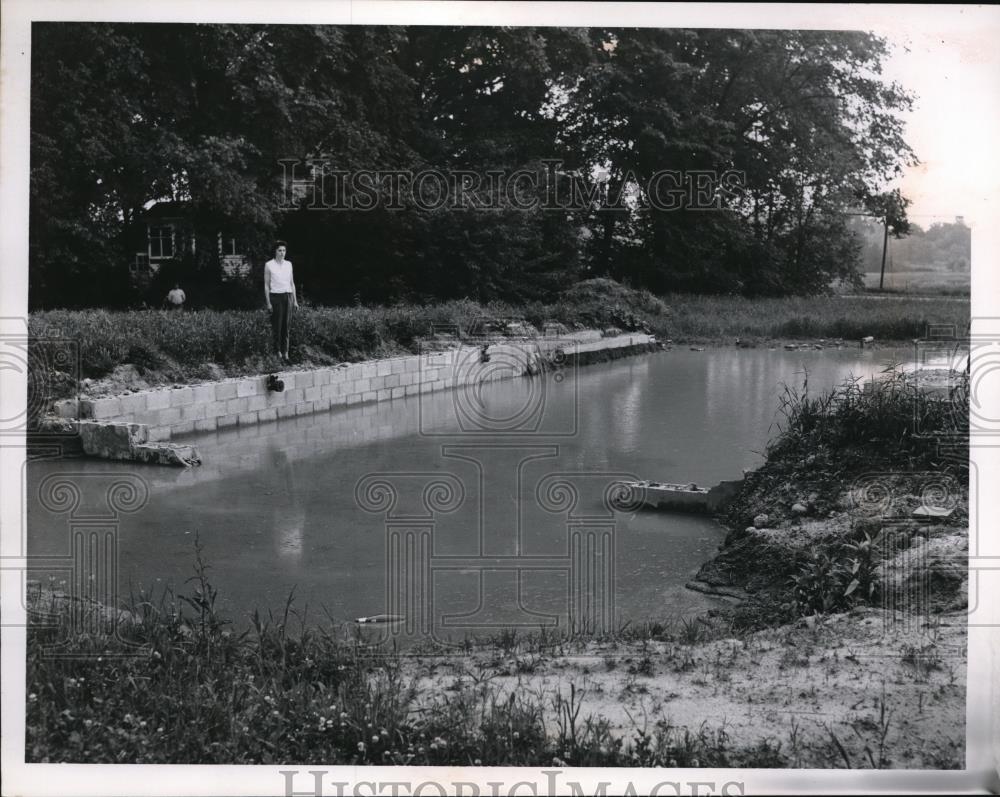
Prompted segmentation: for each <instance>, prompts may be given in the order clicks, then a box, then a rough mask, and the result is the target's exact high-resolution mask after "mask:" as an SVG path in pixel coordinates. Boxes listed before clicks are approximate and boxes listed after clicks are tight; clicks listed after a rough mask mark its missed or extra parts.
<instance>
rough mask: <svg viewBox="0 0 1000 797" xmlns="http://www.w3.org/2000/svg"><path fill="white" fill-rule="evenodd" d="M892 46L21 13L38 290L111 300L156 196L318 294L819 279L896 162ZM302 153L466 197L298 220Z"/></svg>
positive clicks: (375, 189) (67, 297)
mask: <svg viewBox="0 0 1000 797" xmlns="http://www.w3.org/2000/svg"><path fill="white" fill-rule="evenodd" d="M886 53H887V50H886V44H885V42H884V41H882V40H881V39H879V38H877V37H875V36H873V35H870V34H865V33H854V32H825V31H824V32H815V31H740V30H675V29H610V28H608V29H604V28H601V29H598V28H590V29H569V28H501V27H489V28H484V27H429V26H414V27H362V26H351V27H331V26H306V25H269V26H255V25H194V24H108V23H35V26H34V30H33V41H32V96H31V103H32V117H31V188H30V191H31V197H30V201H31V206H30V211H31V218H30V238H31V241H30V243H31V265H30V279H31V301H32V304H33V305H35V306H38V305H43V304H44V305H46V306H52V305H57V304H63V305H70V304H83V305H86V304H107V303H109V302H113V301H115V296H116V294H115V291H114V290H113V288H112V287H111V286H118V287H119V288H120V289H121V292H120V293H119V294H117V296H118V299H119V300H122V301H124V300H126V299H127V292H126V291H125V286H126V284H127V280H125V278H124V274H125V265H126V263H127V241H128V240H129V236H130V234H132V233H133V231H134V225H136V224H138V223H140V222H141V221H142V217H143V211H144V209H145V208H147V207H148V206H149V205H150V204H151V203H152V202H155V201H164V200H183V201H185V202H186V203H188V205H189V207H190V208H191V209H192V212H193V213H194V214H195V216H196V218H197V220H198V223H199V224H201V225H203V226H205V227H206V228H213V227H217V228H219V229H226V230H229V231H232V232H233V234H238V235H239V236H240V237H241V238H242V239H243V240H245V241H248V242H250V244H251V246H252V252H253V255H254V259H255V261H257V260H259V261H260V262H261V263H262V262H263V260H265V259H267V256H268V253H267V241H269V240H270V239H271V238H272V237H273V236H274V235H276V234H278V233H280V234H282V236H283V237H286V238H288V239H289V241H290V244H291V248H290V253H289V256H290V257H293V259H294V260H295V262H296V268H297V272H298V273H297V276H298V279H299V281H300V282H305V283H306V284H308V286H309V288H310V294H311V296H312V297H313V298H315V299H317V300H319V301H324V302H346V301H352V300H354V299H355V298H360V299H362V300H364V301H392V300H395V299H401V298H402V299H416V300H421V299H429V298H450V297H460V296H470V297H473V298H477V299H481V300H489V299H493V298H503V299H508V300H515V301H517V300H527V299H534V298H547V297H551V296H552V295H554V294H555V293H557V292H559V291H560V290H563V289H565V288H566V287H567V286H568V285H570V284H572V283H573V282H575V281H576V280H578V279H579V278H580V277H582V276H603V275H607V276H612V277H615V278H617V279H620V280H626V281H629V282H631V283H633V284H635V285H637V286H642V287H648V288H650V289H652V290H654V291H658V292H664V291H700V292H738V293H743V294H747V295H755V294H780V293H810V292H817V291H822V290H824V289H826V287H827V286H828V285H829V284H830V282H831V281H832V280H833V279H835V278H842V279H844V278H846V279H850V278H852V277H853V276H854V275H856V274H857V265H858V243H857V238H856V236H855V235H854V234H853V232H852V231H851V229H850V225H849V224H848V221H849V218H848V217H847V216H845V211H847V210H848V209H851V208H857V207H868V208H873V207H875V206H876V205H877V204H878V202H879V201H880V200H879V197H881V196H885V187H886V185H887V183H888V181H889V180H891V179H892V178H893V177H894V176H896V175H897V174H898V173H899V172H900V171H901V170H902V168H903V167H904V166H905V165H906V164H908V163H912V162H914V160H915V159H914V156H913V153H912V152H911V151H910V149H909V147H908V146H907V144H906V143H905V141H904V140H903V138H902V123H901V121H900V118H899V112H900V111H901V110H905V109H906V108H907V107H908V106H909V103H910V101H911V100H910V97H909V96H908V95H907V94H906V92H905V91H903V90H902V89H901V88H900V87H899V86H898V85H895V84H893V83H891V82H888V81H885V80H883V79H882V77H881V75H880V64H881V61H882V60H883V58H884V57H885V55H886ZM295 160H297V161H299V162H300V163H301V164H302V168H301V169H300V170H299V174H301V175H304V174H307V172H306V166H305V164H306V163H325V164H326V166H325V167H324V168H326V169H327V171H328V173H334V172H337V173H342V174H348V175H356V174H358V173H360V172H363V171H368V172H379V173H380V174H384V173H389V172H397V173H410V174H416V173H428V172H434V173H436V174H441V175H444V176H445V177H447V178H448V179H449V180H451V181H452V182H451V183H448V185H449V186H450V190H452V191H454V187H455V186H456V185H460V186H463V187H464V188H467V189H468V193H467V196H468V197H470V198H471V199H472V200H473V201H470V202H468V203H466V204H467V205H468V206H466V207H462V208H456V207H453V206H451V205H445V206H443V207H437V208H434V207H429V206H427V205H426V203H425V204H423V205H422V204H421V203H420V202H419V201H418V200H415V199H414V195H413V193H412V192H410V193H407V192H403V193H402V195H401V198H400V199H399V201H398V202H396V203H395V204H394V203H393V201H392V199H393V196H394V194H393V191H394V190H398V188H399V185H398V182H397V183H396V184H395V185H394V184H393V181H392V180H391V179H389V180H386V179H382V178H381V177H378V178H376V179H373V180H372V181H371V182H370V184H368V185H367V186H366V187H365V188H366V191H363V192H360V193H359V196H361V195H362V194H363V195H364V196H366V197H367V198H368V200H370V204H371V205H372V207H370V208H366V209H361V208H355V209H336V210H334V209H329V208H327V209H326V210H323V209H317V208H315V207H313V208H309V207H308V206H307V205H308V203H307V202H303V203H300V206H298V207H293V206H290V205H289V203H288V202H287V199H288V192H287V190H286V189H287V186H286V185H285V184H284V182H283V177H284V174H285V171H284V167H283V165H282V164H283V163H285V164H287V163H288V162H290V161H295ZM490 173H498V174H503V175H506V176H507V178H510V176H511V175H521V176H522V177H523V178H524V179H523V181H522V182H521V183H520V184H519V186H520V188H519V189H518V191H511V190H510V187H511V182H510V181H509V179H508V182H506V183H503V182H496V183H494V182H491V181H490V180H489V179H488V175H489V174H490ZM462 174H464V175H466V176H465V177H460V178H456V177H455V176H456V175H462ZM713 175H714V176H713ZM719 175H729V177H730V178H731V180H729V181H728V182H727V181H724V180H721V179H720V178H719ZM595 176H597V179H595ZM456 179H457V180H458V181H459V182H457V183H456V182H455V180H456ZM727 179H728V178H727ZM428 186H429V187H430V189H432V190H431V191H430V193H431V194H433V193H434V189H437V190H440V187H441V184H440V183H439V182H437V181H435V180H430V181H427V185H426V186H424V187H428ZM522 189H523V190H522ZM352 190H354V191H355V192H358V191H359V189H358V186H357V185H354V186H353V188H352ZM574 192H575V193H574ZM525 194H527V196H525ZM574 196H575V197H576V198H577V199H580V200H581V201H576V202H573V201H566V198H567V197H570V198H572V197H574ZM706 199H707V200H708V202H707V204H706ZM526 200H527V201H526ZM902 210H903V216H904V217H905V205H903V208H902Z"/></svg>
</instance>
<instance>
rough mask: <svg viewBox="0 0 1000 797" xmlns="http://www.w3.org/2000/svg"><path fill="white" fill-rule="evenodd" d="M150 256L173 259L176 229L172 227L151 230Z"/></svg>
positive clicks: (151, 227) (151, 228)
mask: <svg viewBox="0 0 1000 797" xmlns="http://www.w3.org/2000/svg"><path fill="white" fill-rule="evenodd" d="M149 256H150V257H151V258H155V257H161V258H162V257H173V256H174V228H173V227H171V226H170V225H167V226H164V227H153V226H150V228H149Z"/></svg>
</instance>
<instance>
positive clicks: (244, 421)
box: [237, 412, 259, 426]
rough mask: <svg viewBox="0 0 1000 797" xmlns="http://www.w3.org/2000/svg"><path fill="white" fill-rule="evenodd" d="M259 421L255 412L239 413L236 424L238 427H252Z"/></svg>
mask: <svg viewBox="0 0 1000 797" xmlns="http://www.w3.org/2000/svg"><path fill="white" fill-rule="evenodd" d="M258 420H259V413H257V412H241V413H240V414H239V417H238V418H237V423H239V425H240V426H253V425H255V424H256V423H257V421H258Z"/></svg>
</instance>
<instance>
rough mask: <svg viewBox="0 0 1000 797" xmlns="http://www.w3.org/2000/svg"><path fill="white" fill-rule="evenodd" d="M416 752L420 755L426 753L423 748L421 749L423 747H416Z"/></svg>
mask: <svg viewBox="0 0 1000 797" xmlns="http://www.w3.org/2000/svg"><path fill="white" fill-rule="evenodd" d="M417 752H418V753H419V754H420V755H423V754H424V753H425V752H426V751H425V750H424V748H423V747H418V748H417Z"/></svg>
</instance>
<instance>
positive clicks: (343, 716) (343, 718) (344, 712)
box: [340, 711, 347, 720]
mask: <svg viewBox="0 0 1000 797" xmlns="http://www.w3.org/2000/svg"><path fill="white" fill-rule="evenodd" d="M340 718H341V719H342V720H346V719H347V712H346V711H341V712H340Z"/></svg>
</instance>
